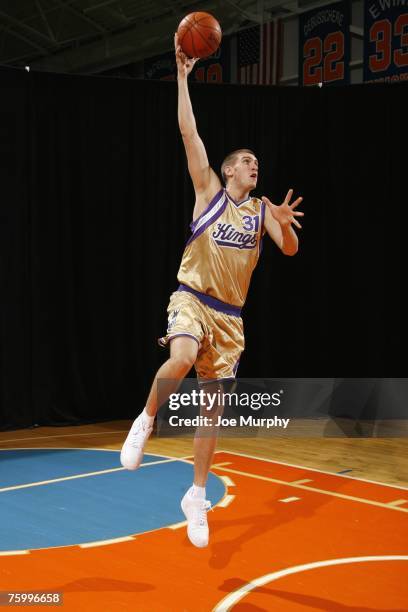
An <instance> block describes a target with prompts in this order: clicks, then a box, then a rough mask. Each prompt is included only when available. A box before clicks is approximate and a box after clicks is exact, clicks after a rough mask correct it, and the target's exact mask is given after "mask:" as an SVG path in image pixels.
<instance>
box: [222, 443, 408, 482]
mask: <svg viewBox="0 0 408 612" xmlns="http://www.w3.org/2000/svg"><path fill="white" fill-rule="evenodd" d="M216 453H224V454H225V453H226V454H229V455H237V456H239V457H247V458H248V459H258V461H266V462H267V463H276V464H278V465H287V466H289V467H294V468H299V469H301V470H309V471H310V472H318V473H319V474H328V475H329V476H336V477H337V478H348V479H349V480H357V481H361V482H368V483H369V484H375V485H380V486H382V487H391V489H401V490H402V491H408V487H403V486H401V485H394V484H388V483H387V482H378V481H376V480H367V479H366V478H358V477H357V476H349V475H348V474H336V472H328V471H327V470H319V469H317V468H311V467H307V466H305V465H296V464H295V463H286V462H285V461H276V460H275V459H267V458H266V457H255V455H247V454H246V453H238V452H235V451H229V450H218V451H216Z"/></svg>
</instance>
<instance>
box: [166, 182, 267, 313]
mask: <svg viewBox="0 0 408 612" xmlns="http://www.w3.org/2000/svg"><path fill="white" fill-rule="evenodd" d="M264 218H265V204H264V203H263V202H262V200H259V199H258V198H253V197H248V198H247V199H246V200H244V201H242V202H235V201H234V200H233V198H232V197H231V196H230V195H229V194H228V192H227V191H226V189H221V190H220V191H219V192H218V193H217V195H216V196H215V197H214V198H213V200H212V201H211V202H210V204H209V205H208V207H207V208H206V210H205V211H204V212H203V213H202V214H201V215H200V216H199V217H198V218H197V219H196V220H195V221H194V222H193V223H192V224H191V230H192V235H191V237H190V239H189V240H188V242H187V245H186V248H185V250H184V253H183V257H182V260H181V265H180V269H179V272H178V275H177V278H178V281H179V282H180V283H181V287H180V289H181V290H187V291H188V290H192V291H191V292H192V293H195V294H196V295H198V297H205V298H206V299H205V300H204V301H205V302H206V303H207V304H208V305H209V306H212V303H211V299H213V301H214V303H217V304H218V301H220V302H221V303H224V304H225V305H226V306H231V308H230V309H228V308H227V309H226V310H225V312H228V313H229V314H234V315H235V316H239V314H240V309H241V307H242V306H243V305H244V303H245V299H246V296H247V293H248V288H249V283H250V280H251V276H252V272H253V270H254V268H255V266H256V264H257V262H258V259H259V254H260V251H261V241H262V236H263V234H264ZM202 294H204V295H202ZM218 306H219V304H218ZM213 307H216V306H213ZM218 309H220V308H217V310H218ZM221 309H222V310H224V309H223V308H221Z"/></svg>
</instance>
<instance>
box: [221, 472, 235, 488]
mask: <svg viewBox="0 0 408 612" xmlns="http://www.w3.org/2000/svg"><path fill="white" fill-rule="evenodd" d="M217 476H218V474H217ZM218 478H221V480H222V482H223V483H224V484H225V486H226V487H235V482H234V481H233V480H231V478H230V477H229V476H218Z"/></svg>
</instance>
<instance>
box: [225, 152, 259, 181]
mask: <svg viewBox="0 0 408 612" xmlns="http://www.w3.org/2000/svg"><path fill="white" fill-rule="evenodd" d="M240 153H251V155H254V156H255V153H254V152H253V151H251V149H236V150H235V151H232V153H229V154H228V155H227V157H226V158H225V159H224V161H223V162H222V164H221V175H222V179H223V181H224V183H225V184H227V177H226V176H225V166H231V165H232V164H234V163H235V160H236V158H237V157H238V155H239V154H240Z"/></svg>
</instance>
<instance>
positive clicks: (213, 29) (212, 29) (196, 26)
mask: <svg viewBox="0 0 408 612" xmlns="http://www.w3.org/2000/svg"><path fill="white" fill-rule="evenodd" d="M177 34H178V40H179V44H180V46H181V48H182V50H183V52H184V53H185V54H186V55H187V56H188V57H208V56H209V55H212V54H213V53H214V51H216V50H217V49H218V47H219V46H220V42H221V38H222V32H221V26H220V24H219V23H218V21H217V20H216V19H215V17H213V16H212V15H210V14H209V13H200V12H196V13H190V14H189V15H187V16H186V17H184V19H183V20H182V21H181V22H180V24H179V27H178V29H177Z"/></svg>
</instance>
